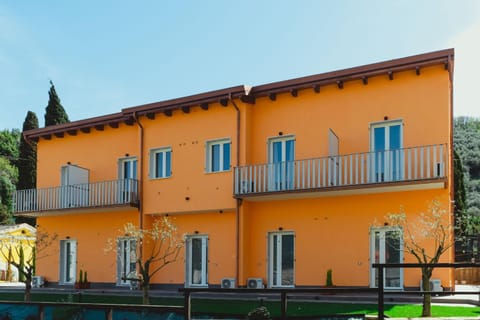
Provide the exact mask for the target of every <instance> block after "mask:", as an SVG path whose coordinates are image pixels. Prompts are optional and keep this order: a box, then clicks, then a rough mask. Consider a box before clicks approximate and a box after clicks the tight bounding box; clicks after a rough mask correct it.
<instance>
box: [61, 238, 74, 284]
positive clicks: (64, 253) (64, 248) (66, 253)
mask: <svg viewBox="0 0 480 320" xmlns="http://www.w3.org/2000/svg"><path fill="white" fill-rule="evenodd" d="M76 272H77V241H76V240H60V284H74V283H75V280H76Z"/></svg>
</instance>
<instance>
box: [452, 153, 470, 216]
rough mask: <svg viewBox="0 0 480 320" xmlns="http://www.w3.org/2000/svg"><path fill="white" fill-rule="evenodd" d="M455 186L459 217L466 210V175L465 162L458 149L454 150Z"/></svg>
mask: <svg viewBox="0 0 480 320" xmlns="http://www.w3.org/2000/svg"><path fill="white" fill-rule="evenodd" d="M453 186H454V190H455V194H454V200H455V216H457V217H459V216H460V215H462V214H463V213H464V212H465V209H466V208H465V202H466V201H465V200H466V197H467V195H466V189H465V177H464V174H463V164H462V160H461V159H460V156H459V155H458V153H457V151H456V150H453Z"/></svg>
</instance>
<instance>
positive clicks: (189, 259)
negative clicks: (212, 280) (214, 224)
mask: <svg viewBox="0 0 480 320" xmlns="http://www.w3.org/2000/svg"><path fill="white" fill-rule="evenodd" d="M207 269H208V236H206V235H191V236H187V237H186V257H185V275H186V276H185V286H187V287H204V286H208V270H207Z"/></svg>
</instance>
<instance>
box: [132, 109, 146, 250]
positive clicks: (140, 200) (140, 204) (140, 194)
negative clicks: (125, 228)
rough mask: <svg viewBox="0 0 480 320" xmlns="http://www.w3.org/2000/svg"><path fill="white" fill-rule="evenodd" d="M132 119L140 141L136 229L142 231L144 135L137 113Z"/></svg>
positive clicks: (141, 247) (141, 245)
mask: <svg viewBox="0 0 480 320" xmlns="http://www.w3.org/2000/svg"><path fill="white" fill-rule="evenodd" d="M133 119H134V120H135V122H136V123H137V125H138V127H139V129H140V141H139V144H140V155H139V156H138V160H139V165H138V168H139V171H140V172H139V176H140V179H139V180H138V213H139V217H138V227H139V228H140V230H143V140H144V139H143V137H144V133H143V125H142V124H141V123H140V119H139V118H138V116H137V113H136V112H134V113H133ZM139 246H140V248H139V249H140V250H139V251H140V259H142V256H143V243H142V242H141V241H140V244H139Z"/></svg>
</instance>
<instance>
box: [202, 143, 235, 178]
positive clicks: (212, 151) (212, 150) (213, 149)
mask: <svg viewBox="0 0 480 320" xmlns="http://www.w3.org/2000/svg"><path fill="white" fill-rule="evenodd" d="M230 146H231V142H230V139H222V140H214V141H208V142H207V172H220V171H228V170H230Z"/></svg>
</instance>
